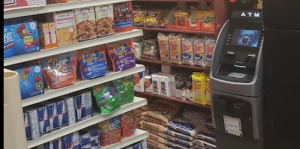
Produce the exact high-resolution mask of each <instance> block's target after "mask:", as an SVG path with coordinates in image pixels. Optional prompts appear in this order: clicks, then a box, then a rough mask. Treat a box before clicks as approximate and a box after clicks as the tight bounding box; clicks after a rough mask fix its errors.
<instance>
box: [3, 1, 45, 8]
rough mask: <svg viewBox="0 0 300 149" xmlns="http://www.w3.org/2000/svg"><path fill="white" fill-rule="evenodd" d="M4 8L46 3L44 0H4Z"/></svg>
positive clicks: (38, 5)
mask: <svg viewBox="0 0 300 149" xmlns="http://www.w3.org/2000/svg"><path fill="white" fill-rule="evenodd" d="M3 2H4V3H3V5H4V10H12V9H23V8H28V7H30V8H32V7H40V6H45V5H46V0H4V1H3Z"/></svg>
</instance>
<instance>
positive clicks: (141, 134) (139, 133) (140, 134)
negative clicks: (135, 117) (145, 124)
mask: <svg viewBox="0 0 300 149" xmlns="http://www.w3.org/2000/svg"><path fill="white" fill-rule="evenodd" d="M148 137H149V133H148V132H147V131H144V130H140V129H137V130H136V132H135V133H134V134H133V135H132V136H130V137H126V138H123V139H122V141H121V142H120V143H116V144H112V145H108V146H101V147H100V149H120V148H124V147H126V146H128V145H131V144H134V143H136V142H139V141H142V140H144V139H146V138H148Z"/></svg>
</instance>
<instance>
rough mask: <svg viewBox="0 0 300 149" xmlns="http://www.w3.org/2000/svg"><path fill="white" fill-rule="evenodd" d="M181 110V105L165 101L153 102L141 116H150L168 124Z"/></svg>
mask: <svg viewBox="0 0 300 149" xmlns="http://www.w3.org/2000/svg"><path fill="white" fill-rule="evenodd" d="M180 109H181V104H178V103H170V102H169V101H165V100H155V101H154V102H153V103H152V104H151V105H150V107H149V110H147V111H145V112H143V113H142V116H150V117H153V118H156V119H158V120H161V121H163V122H166V123H167V122H168V121H169V120H171V118H173V116H174V115H175V114H177V113H178V112H179V111H180Z"/></svg>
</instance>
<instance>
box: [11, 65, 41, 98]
mask: <svg viewBox="0 0 300 149" xmlns="http://www.w3.org/2000/svg"><path fill="white" fill-rule="evenodd" d="M15 71H16V72H18V74H19V83H20V91H21V98H22V99H25V98H29V97H32V96H36V95H40V94H43V93H44V83H43V74H42V66H41V65H36V66H31V67H26V68H21V69H16V70H15Z"/></svg>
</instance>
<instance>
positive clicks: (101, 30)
mask: <svg viewBox="0 0 300 149" xmlns="http://www.w3.org/2000/svg"><path fill="white" fill-rule="evenodd" d="M95 14H96V24H95V26H96V34H97V36H98V37H102V36H107V35H113V34H114V33H115V31H114V12H113V4H107V5H100V6H95Z"/></svg>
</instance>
